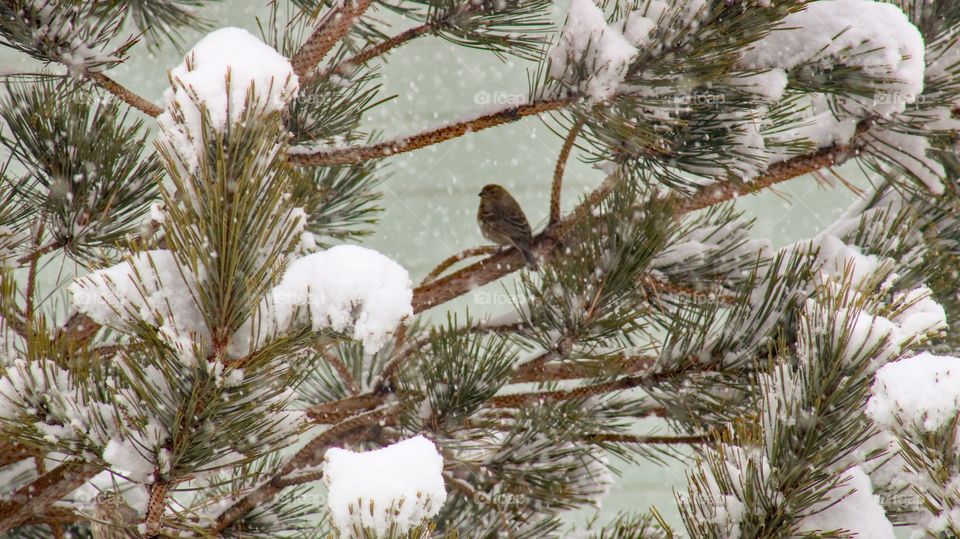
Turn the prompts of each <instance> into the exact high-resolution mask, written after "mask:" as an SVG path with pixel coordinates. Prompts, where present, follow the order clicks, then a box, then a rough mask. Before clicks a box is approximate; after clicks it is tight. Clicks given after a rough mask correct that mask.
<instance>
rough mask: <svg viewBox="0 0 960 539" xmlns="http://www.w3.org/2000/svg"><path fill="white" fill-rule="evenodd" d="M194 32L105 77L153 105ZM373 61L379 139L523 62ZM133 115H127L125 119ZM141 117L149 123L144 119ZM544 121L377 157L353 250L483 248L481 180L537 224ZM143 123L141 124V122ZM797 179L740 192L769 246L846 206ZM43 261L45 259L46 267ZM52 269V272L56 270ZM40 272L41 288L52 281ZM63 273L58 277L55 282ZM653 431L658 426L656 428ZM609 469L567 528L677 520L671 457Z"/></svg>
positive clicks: (549, 136)
mask: <svg viewBox="0 0 960 539" xmlns="http://www.w3.org/2000/svg"><path fill="white" fill-rule="evenodd" d="M567 4H568V0H559V1H558V2H556V3H555V6H554V9H555V13H554V15H555V19H556V20H557V21H558V22H559V23H562V21H563V17H564V13H565V10H566V7H567ZM203 13H204V15H205V16H206V18H207V19H208V20H209V21H211V28H220V27H225V26H236V27H241V28H245V29H247V30H249V31H250V32H252V33H253V34H254V35H257V36H260V35H261V34H260V31H259V27H258V24H257V19H258V17H259V18H260V19H261V20H265V19H266V17H267V15H268V13H269V9H268V7H267V0H224V1H222V2H215V3H212V4H210V5H209V6H208V7H206V8H205V9H204V11H203ZM375 15H376V16H378V17H382V18H383V19H384V20H387V21H389V22H391V23H392V24H394V29H393V31H391V32H388V33H390V34H395V33H399V32H400V31H402V30H404V29H406V28H408V27H409V26H411V25H412V23H408V22H407V21H404V20H402V19H399V18H397V17H396V16H392V15H389V14H383V13H382V12H379V13H375ZM202 35H203V33H202V32H190V31H187V32H185V33H184V39H183V43H182V49H178V48H177V47H172V46H171V47H166V48H164V49H161V50H160V51H156V52H150V51H148V50H147V48H146V47H145V46H144V45H143V44H138V45H137V46H136V47H135V48H134V49H133V50H132V51H131V53H130V56H131V60H130V61H129V62H127V63H126V64H123V65H121V66H119V67H116V68H114V69H112V70H110V71H109V75H110V76H111V77H113V78H115V79H117V80H118V81H120V82H121V83H122V84H124V85H126V86H127V87H129V88H130V89H132V90H133V91H135V92H136V93H138V94H140V95H141V96H144V97H146V98H147V99H149V100H152V101H154V102H156V103H158V104H159V103H161V98H162V95H163V91H164V90H165V89H166V87H167V85H168V79H167V70H168V69H170V68H172V67H174V66H176V65H177V64H179V63H180V61H181V59H182V55H183V53H184V52H185V51H186V50H188V49H189V48H190V46H191V45H192V44H193V43H195V42H196V41H197V40H198V39H199V38H200V37H202ZM386 60H387V63H386V64H385V65H382V66H381V69H380V74H381V75H382V79H381V82H382V83H383V91H382V93H381V98H383V97H387V96H394V97H393V98H392V99H391V100H389V101H387V102H386V103H384V104H382V105H380V106H379V107H377V108H376V109H374V110H372V111H370V112H369V113H368V114H367V116H366V117H365V118H364V124H365V126H364V127H365V129H366V130H368V131H378V132H380V133H382V134H383V136H385V137H392V136H397V135H403V134H413V133H416V132H419V131H421V130H423V129H424V128H427V127H432V126H436V125H438V124H442V123H445V122H449V121H455V120H457V119H460V118H464V117H467V116H472V115H474V114H477V113H482V112H483V111H484V110H486V109H487V108H489V107H491V106H504V105H509V104H514V103H517V100H520V99H523V97H524V96H525V95H526V93H527V88H528V72H529V71H530V70H532V69H534V67H535V65H534V64H533V63H531V62H526V61H523V60H518V59H515V58H512V57H507V58H505V59H499V58H497V57H496V56H495V55H493V54H491V53H488V52H483V51H477V50H473V49H467V48H463V47H457V46H455V45H452V44H450V43H447V42H446V41H443V40H442V39H439V38H436V37H429V36H428V37H422V38H419V39H418V40H415V41H413V42H411V43H409V44H407V45H405V46H403V47H402V48H400V49H397V50H396V51H394V52H393V53H392V54H391V55H389V56H388V57H387V58H386ZM42 68H43V66H41V65H38V64H37V63H36V62H35V61H32V60H31V59H29V58H26V57H24V56H23V55H21V54H19V53H16V52H14V51H12V50H8V49H0V72H2V73H11V72H37V71H38V70H40V69H42ZM138 114H139V113H137V112H133V113H132V115H133V116H136V115H138ZM148 121H149V122H152V120H149V119H148ZM545 122H549V120H548V119H539V118H527V119H524V120H522V121H519V122H516V123H513V124H508V125H506V126H501V127H497V128H493V129H489V130H487V131H483V132H480V133H473V134H468V135H466V136H464V137H461V138H459V139H454V140H451V141H448V142H445V143H443V144H439V145H436V146H432V147H429V148H426V149H423V150H420V151H417V152H414V153H409V154H404V155H400V156H396V157H393V158H389V159H386V160H384V161H383V162H382V166H383V167H385V170H384V172H385V176H386V177H387V178H388V179H387V180H385V181H384V183H383V184H382V192H383V199H382V201H381V206H382V207H383V208H384V212H383V213H382V215H381V221H380V224H379V226H377V227H376V229H375V232H374V234H373V235H371V236H369V237H368V238H366V240H365V241H364V245H366V246H368V247H371V248H373V249H376V250H378V251H380V252H382V253H384V254H386V255H388V256H390V257H391V258H393V259H395V260H397V261H398V262H399V263H400V264H402V265H403V266H404V267H406V268H407V269H408V270H409V272H410V274H411V276H412V278H413V279H414V282H419V281H420V280H421V279H422V278H423V277H424V276H425V275H426V274H427V273H428V272H429V271H430V270H431V269H433V267H435V266H436V265H437V264H438V263H439V262H440V261H441V260H443V259H444V258H446V257H448V256H450V255H452V254H454V253H457V252H459V251H461V250H463V249H465V248H468V247H473V246H477V245H481V244H484V243H486V242H485V241H484V240H483V239H482V237H481V235H480V231H479V229H478V228H477V224H476V210H477V204H478V201H479V199H478V197H477V195H478V193H479V192H480V189H481V187H482V186H483V185H485V184H487V183H499V184H501V185H503V186H505V187H507V188H508V189H510V191H511V192H512V193H513V194H514V196H515V197H516V198H517V200H518V201H520V203H521V204H522V206H523V207H524V209H525V211H526V213H527V216H528V218H529V220H530V222H531V224H532V225H534V227H535V228H538V227H542V226H543V224H544V223H545V222H546V218H547V213H548V205H549V198H550V182H551V179H552V175H553V168H554V165H555V162H556V158H557V154H558V153H559V151H560V146H561V144H562V139H561V137H560V136H558V135H556V134H554V133H553V132H552V131H551V129H550V125H552V124H549V123H545ZM148 125H150V124H149V123H148ZM837 172H838V173H839V174H841V175H842V176H843V177H844V178H845V179H847V180H849V181H851V182H852V183H854V184H862V183H863V179H862V174H860V172H859V170H858V169H857V168H856V165H855V164H848V165H847V166H845V167H842V168H840V169H838V171H837ZM602 177H603V175H602V173H601V172H600V171H598V170H596V169H595V168H594V167H593V166H592V165H590V164H587V163H584V162H582V161H580V160H579V159H578V155H577V152H576V151H574V154H573V155H572V157H571V160H570V162H569V164H568V166H567V173H566V176H565V180H564V193H563V208H564V210H567V209H569V208H571V207H572V206H573V205H574V204H575V203H576V202H577V200H578V199H579V198H580V197H581V196H583V195H584V194H585V193H587V192H589V191H590V190H592V189H593V188H595V187H596V186H597V185H599V183H600V181H601V180H602ZM824 182H825V179H824V178H819V179H815V178H812V177H809V176H804V177H801V178H798V179H795V180H792V181H791V182H788V183H785V184H783V185H782V186H781V187H779V188H778V189H777V190H776V191H769V190H768V191H767V192H764V193H763V194H761V195H756V196H749V197H744V198H742V199H740V200H739V201H737V203H736V204H737V207H738V208H739V209H740V210H742V211H744V212H746V214H747V216H749V217H752V218H754V219H755V220H756V224H755V228H754V231H755V235H756V236H757V237H763V238H767V239H769V240H770V241H771V243H772V244H773V246H774V247H775V248H776V247H780V246H783V245H785V244H789V243H792V242H795V241H798V240H802V239H804V238H808V237H811V236H814V235H816V234H817V233H818V232H819V231H821V230H823V229H824V228H826V227H827V226H828V225H829V224H830V223H831V222H833V220H834V219H835V218H836V217H837V216H839V215H840V214H841V213H842V212H843V211H845V210H846V208H847V207H849V205H850V204H851V203H852V202H853V201H854V199H855V195H854V194H853V193H852V192H851V191H849V190H847V189H846V188H844V187H843V186H842V185H841V184H839V183H837V185H836V186H835V187H830V186H829V185H825V183H824ZM51 266H53V265H51ZM57 269H60V268H53V270H57ZM57 273H58V272H56V271H52V270H51V271H48V272H46V274H45V277H46V278H47V280H48V283H49V284H52V283H53V282H54V281H55V280H58V278H57ZM62 278H63V276H62V275H61V276H60V279H62ZM512 291H513V286H512V284H511V282H510V281H509V279H507V280H504V281H501V282H498V283H493V284H491V285H488V286H486V287H484V288H481V289H478V290H476V291H474V292H473V293H471V294H467V295H466V296H464V297H462V298H460V299H458V300H457V301H455V302H451V303H448V304H446V305H443V306H441V307H440V308H439V309H434V310H433V311H430V312H428V313H427V316H431V317H434V318H444V317H445V316H446V312H447V311H448V310H454V311H457V312H459V313H465V312H469V313H470V315H471V316H474V317H477V316H480V317H482V316H487V315H495V314H498V313H503V312H506V311H509V310H510V309H511V308H512V307H511V294H512ZM637 428H638V432H648V433H649V432H656V431H657V429H658V428H660V425H658V424H657V422H656V420H651V421H646V422H644V423H642V424H640V425H638V427H637ZM661 430H662V428H661ZM611 465H613V466H614V467H615V468H616V470H617V472H618V473H619V474H620V476H619V477H618V478H617V480H616V482H615V484H614V485H613V486H612V487H611V490H610V493H609V494H608V496H607V497H606V498H605V499H604V500H603V502H602V505H601V506H600V507H599V508H597V509H595V510H581V511H578V512H576V513H573V514H570V515H569V520H570V521H571V523H573V522H576V523H581V524H582V523H584V522H588V521H590V520H593V519H596V521H597V522H598V523H602V522H605V521H607V520H608V519H610V518H611V517H612V516H614V515H615V514H616V513H617V512H620V511H639V512H644V511H646V510H647V509H648V508H650V507H651V506H656V507H657V509H658V510H659V511H660V512H661V514H663V516H664V517H665V518H666V519H667V521H668V522H669V523H671V524H676V525H679V523H680V521H679V515H678V513H677V511H676V508H675V502H674V499H673V492H674V489H677V490H685V485H686V479H685V476H684V472H685V466H683V465H682V464H679V463H676V462H673V463H671V464H668V465H660V464H656V463H652V462H639V463H627V462H622V461H617V460H615V459H614V460H611Z"/></svg>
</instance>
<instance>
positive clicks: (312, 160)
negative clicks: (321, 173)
mask: <svg viewBox="0 0 960 539" xmlns="http://www.w3.org/2000/svg"><path fill="white" fill-rule="evenodd" d="M570 103H571V101H570V100H569V99H555V100H546V101H534V102H532V103H526V104H523V105H518V106H514V107H509V108H506V109H503V110H500V111H497V112H493V113H490V114H485V115H483V116H478V117H476V118H473V119H471V120H464V121H461V122H456V123H452V124H448V125H445V126H443V127H439V128H437V129H432V130H430V131H424V132H422V133H418V134H416V135H411V136H408V137H401V138H396V139H393V140H388V141H386V142H381V143H378V144H372V145H369V146H352V147H346V148H324V149H319V150H312V151H311V150H310V149H308V148H300V149H299V150H297V149H296V148H292V149H291V151H290V152H289V155H288V158H289V160H290V162H291V163H293V164H295V165H325V166H330V165H356V164H358V163H362V162H364V161H369V160H371V159H381V158H384V157H389V156H391V155H397V154H400V153H404V152H409V151H412V150H417V149H420V148H424V147H427V146H432V145H434V144H439V143H441V142H444V141H447V140H451V139H455V138H457V137H460V136H463V135H464V134H466V133H473V132H476V131H482V130H484V129H489V128H491V127H496V126H498V125H503V124H506V123H511V122H515V121H517V120H520V119H521V118H526V117H527V116H535V115H537V114H543V113H544V112H550V111H554V110H559V109H562V108H563V107H566V106H567V105H569V104H570Z"/></svg>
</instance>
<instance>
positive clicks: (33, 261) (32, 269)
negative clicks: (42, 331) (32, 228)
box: [23, 220, 44, 332]
mask: <svg viewBox="0 0 960 539" xmlns="http://www.w3.org/2000/svg"><path fill="white" fill-rule="evenodd" d="M43 229H44V221H42V220H41V221H40V225H39V226H37V234H36V236H35V237H34V239H33V245H34V248H35V249H34V253H37V252H39V251H40V249H39V248H38V246H39V245H40V242H42V241H43ZM39 260H40V255H37V256H33V257H31V258H30V266H29V267H28V268H27V290H26V292H25V295H26V298H25V299H26V303H25V306H24V308H23V318H24V321H25V322H26V324H27V331H28V332H29V330H30V328H31V327H32V326H33V301H34V297H33V296H34V295H35V294H36V286H37V262H39Z"/></svg>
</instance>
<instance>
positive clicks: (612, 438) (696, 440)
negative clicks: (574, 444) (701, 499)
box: [583, 433, 716, 445]
mask: <svg viewBox="0 0 960 539" xmlns="http://www.w3.org/2000/svg"><path fill="white" fill-rule="evenodd" d="M715 438H716V435H715V434H713V433H707V434H692V435H689V436H639V435H634V434H588V435H586V436H584V437H583V441H585V442H588V443H593V444H599V443H617V444H657V445H688V444H708V443H710V442H712V441H713V440H714V439H715Z"/></svg>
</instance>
